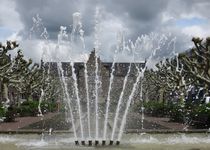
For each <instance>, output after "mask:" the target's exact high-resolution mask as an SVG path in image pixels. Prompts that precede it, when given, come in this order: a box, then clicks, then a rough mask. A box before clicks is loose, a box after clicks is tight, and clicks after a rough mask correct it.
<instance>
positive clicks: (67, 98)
mask: <svg viewBox="0 0 210 150" xmlns="http://www.w3.org/2000/svg"><path fill="white" fill-rule="evenodd" d="M57 67H58V69H59V74H60V77H61V80H62V84H63V88H64V92H65V97H66V98H65V99H64V100H66V101H65V103H66V104H67V106H68V108H69V112H70V117H71V124H72V128H73V132H74V138H75V139H76V140H78V136H77V132H76V128H75V121H74V116H73V110H72V106H71V101H72V99H71V98H70V95H69V92H68V86H67V83H66V80H65V77H64V70H63V68H62V63H61V62H58V63H57Z"/></svg>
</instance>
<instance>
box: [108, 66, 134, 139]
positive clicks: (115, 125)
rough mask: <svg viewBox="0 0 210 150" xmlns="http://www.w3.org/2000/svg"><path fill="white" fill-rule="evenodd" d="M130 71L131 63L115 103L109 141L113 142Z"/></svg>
mask: <svg viewBox="0 0 210 150" xmlns="http://www.w3.org/2000/svg"><path fill="white" fill-rule="evenodd" d="M130 71H131V63H130V65H129V68H128V72H127V74H126V76H125V78H124V81H123V88H122V91H121V93H120V97H119V100H118V103H117V109H116V112H115V117H114V125H113V129H112V134H111V141H113V140H114V135H115V130H116V128H117V122H118V116H119V112H120V106H121V103H122V100H123V95H124V91H125V87H126V84H127V81H128V76H129V74H130Z"/></svg>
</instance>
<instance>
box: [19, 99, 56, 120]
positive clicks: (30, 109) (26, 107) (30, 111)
mask: <svg viewBox="0 0 210 150" xmlns="http://www.w3.org/2000/svg"><path fill="white" fill-rule="evenodd" d="M38 105H39V102H38V101H26V102H23V103H22V104H21V105H20V107H18V113H19V114H20V116H22V117H23V116H36V115H37V114H38ZM55 110H56V104H55V103H54V102H42V103H41V111H42V113H47V112H53V111H55Z"/></svg>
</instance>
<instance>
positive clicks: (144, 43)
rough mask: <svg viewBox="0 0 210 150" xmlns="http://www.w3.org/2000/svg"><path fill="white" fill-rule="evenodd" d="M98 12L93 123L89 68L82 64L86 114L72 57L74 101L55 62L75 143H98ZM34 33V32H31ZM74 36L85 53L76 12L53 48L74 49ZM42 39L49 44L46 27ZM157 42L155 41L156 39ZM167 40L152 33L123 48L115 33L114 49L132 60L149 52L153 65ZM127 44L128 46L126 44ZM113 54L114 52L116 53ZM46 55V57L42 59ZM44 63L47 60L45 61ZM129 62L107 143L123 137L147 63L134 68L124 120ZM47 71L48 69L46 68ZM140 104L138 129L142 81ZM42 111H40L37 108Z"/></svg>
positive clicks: (142, 108)
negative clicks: (68, 29) (115, 47)
mask: <svg viewBox="0 0 210 150" xmlns="http://www.w3.org/2000/svg"><path fill="white" fill-rule="evenodd" d="M100 15H101V14H100V9H99V8H97V9H96V13H95V41H94V47H95V85H94V98H95V99H94V102H95V103H94V108H95V118H94V119H95V120H91V117H90V116H91V114H90V113H91V110H90V109H91V106H90V105H91V103H90V95H89V92H90V91H89V85H88V83H89V79H88V78H89V76H88V67H87V62H86V61H84V62H83V63H84V79H85V81H84V82H85V93H86V105H87V106H86V107H87V112H83V111H82V110H83V109H82V107H83V106H82V105H81V103H80V101H81V99H80V93H79V87H78V86H79V85H78V79H77V75H76V72H75V62H74V61H73V59H72V58H70V67H71V78H72V79H73V87H72V89H71V90H73V91H74V92H73V94H75V97H76V98H75V99H73V98H72V97H73V96H72V97H71V95H70V94H69V91H70V88H69V87H68V84H67V82H68V81H67V80H66V77H65V74H64V69H63V67H62V62H61V59H60V58H59V59H58V60H59V61H58V63H57V69H58V76H59V78H60V81H61V87H62V89H63V95H64V101H65V103H66V108H67V109H68V111H69V114H70V120H71V123H72V128H73V132H74V137H75V140H78V139H81V140H82V141H84V140H85V138H88V139H89V140H92V139H91V138H95V140H96V141H97V140H98V139H99V138H100V137H99V136H100V135H99V97H100V92H99V89H100V88H101V83H102V82H101V81H100V70H99V69H100V64H99V54H100V48H101V43H100V32H101V26H100V19H101V18H100V17H101V16H100ZM39 20H41V18H40V17H39V16H38V17H37V18H35V19H34V21H35V22H36V23H37V25H34V28H35V27H37V26H38V27H39V26H42V27H43V24H42V23H39V22H38V21H39ZM32 32H33V31H32ZM77 35H79V39H80V41H81V45H82V48H83V50H85V48H86V46H85V39H84V30H83V29H82V22H81V14H80V13H78V12H76V13H74V14H73V27H72V31H71V33H70V38H69V36H68V34H67V32H66V27H64V26H61V27H60V32H59V34H58V44H57V46H56V49H57V50H61V49H63V46H64V47H65V46H68V50H69V51H71V50H72V49H73V48H74V44H75V41H76V40H77V39H76V38H77ZM41 37H43V38H44V39H46V41H48V40H47V39H48V37H49V35H48V34H47V30H46V28H43V32H42V34H41ZM157 39H158V40H157ZM166 41H167V37H166V36H164V35H163V36H160V37H158V35H155V34H151V35H144V36H141V37H138V38H137V40H136V41H135V43H133V42H132V41H131V40H129V42H128V44H127V45H126V42H125V37H124V35H123V33H122V32H121V34H118V41H117V42H118V45H117V50H118V52H123V51H125V50H128V51H130V52H132V53H133V57H135V55H137V56H138V55H139V54H140V53H141V52H140V51H139V50H144V49H146V50H152V49H153V51H152V53H151V55H150V56H149V58H148V59H147V63H148V62H149V63H153V62H152V58H153V57H154V56H155V55H156V52H157V51H158V50H160V49H161V45H163V44H165V42H166ZM129 44H130V45H129ZM46 49H47V50H46V52H48V49H49V48H46ZM115 53H116V52H115ZM45 55H46V56H45ZM47 56H48V57H49V55H47V54H45V53H44V52H43V56H42V57H47ZM116 57H117V54H114V57H113V62H112V66H111V73H110V79H109V86H108V92H107V101H106V104H105V106H106V109H105V113H104V116H105V117H104V124H103V135H102V139H103V140H107V136H108V133H107V126H108V120H109V114H110V110H109V109H110V103H111V101H112V98H111V92H112V89H113V87H112V84H113V82H114V72H115V65H116ZM44 60H45V61H46V60H47V59H44ZM50 61H52V57H51V56H50ZM133 63H135V58H134V62H133ZM131 65H132V64H131V62H130V65H129V67H128V71H127V73H126V75H125V77H124V79H123V87H122V90H121V93H120V96H119V98H118V101H117V106H116V112H115V113H114V114H113V115H114V123H113V128H112V130H111V133H110V134H111V137H110V140H111V141H114V140H117V141H120V140H121V138H122V134H123V130H124V127H125V124H126V118H127V115H128V112H129V108H130V105H131V102H132V99H133V97H134V94H135V91H136V90H137V87H138V85H139V82H140V79H142V78H143V77H144V71H145V68H146V67H148V64H146V65H145V66H144V68H141V67H140V66H138V67H137V66H136V69H137V74H136V81H135V83H134V84H133V87H132V90H131V93H130V95H129V97H128V100H127V101H126V108H125V111H124V114H123V117H122V118H120V117H119V116H120V110H121V108H122V105H123V101H124V99H123V97H124V93H125V90H126V85H127V84H128V83H127V82H128V77H129V75H130V72H131ZM49 68H50V67H49ZM41 99H42V94H41V97H40V105H41ZM74 100H75V101H76V106H73V102H74ZM140 101H141V102H142V106H141V113H142V114H141V126H142V129H143V124H144V105H143V83H142V80H141V82H140ZM74 108H77V112H78V113H77V114H73V109H74ZM40 110H41V109H40ZM86 113H87V128H88V131H87V132H88V134H87V135H88V137H85V135H84V129H85V124H83V120H82V116H83V115H84V114H86ZM76 115H78V117H79V127H80V132H81V137H79V136H78V135H77V134H78V133H77V130H76V126H75V124H76V121H77V120H76V119H74V118H76V117H77V116H76ZM120 119H122V121H119V120H120ZM91 121H93V122H94V121H95V133H94V134H95V136H92V135H91ZM118 125H119V126H120V128H119V131H118V135H117V137H116V138H115V135H116V133H117V132H116V130H117V127H118Z"/></svg>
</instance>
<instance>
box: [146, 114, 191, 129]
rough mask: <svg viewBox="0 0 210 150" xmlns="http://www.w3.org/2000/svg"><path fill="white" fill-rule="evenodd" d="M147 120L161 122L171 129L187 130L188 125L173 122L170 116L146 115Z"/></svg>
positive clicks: (160, 123)
mask: <svg viewBox="0 0 210 150" xmlns="http://www.w3.org/2000/svg"><path fill="white" fill-rule="evenodd" d="M145 120H147V121H149V122H152V123H156V124H159V125H161V126H163V127H166V128H168V129H171V130H185V129H186V128H187V127H188V126H186V125H184V124H182V123H178V122H171V121H170V119H169V118H160V117H148V116H145Z"/></svg>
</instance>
